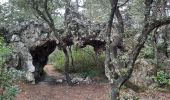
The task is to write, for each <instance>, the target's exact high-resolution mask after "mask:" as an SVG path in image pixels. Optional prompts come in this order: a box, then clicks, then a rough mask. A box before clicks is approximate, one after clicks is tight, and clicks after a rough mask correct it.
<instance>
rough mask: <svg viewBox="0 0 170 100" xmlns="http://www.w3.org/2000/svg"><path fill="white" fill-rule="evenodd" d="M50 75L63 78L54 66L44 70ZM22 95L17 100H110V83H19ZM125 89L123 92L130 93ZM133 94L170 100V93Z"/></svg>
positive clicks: (145, 98)
mask: <svg viewBox="0 0 170 100" xmlns="http://www.w3.org/2000/svg"><path fill="white" fill-rule="evenodd" d="M44 70H45V71H46V72H47V73H48V74H49V75H52V76H56V77H58V76H61V77H62V76H63V75H62V74H61V73H57V72H56V71H55V70H54V68H53V66H52V65H47V66H45V69H44ZM18 85H19V88H20V90H21V91H20V93H19V94H18V95H17V96H16V98H15V100H109V97H110V96H109V84H108V83H102V82H101V83H98V82H97V83H96V82H95V83H90V84H78V85H75V86H68V85H67V84H66V83H62V84H55V85H49V84H46V83H45V82H42V83H40V84H36V85H33V84H29V83H24V82H19V83H18ZM129 91H130V90H129V89H125V90H123V91H122V92H124V93H128V92H129ZM130 93H132V94H131V95H133V96H136V97H139V100H170V93H165V92H160V91H152V92H151V91H145V92H143V93H134V92H130Z"/></svg>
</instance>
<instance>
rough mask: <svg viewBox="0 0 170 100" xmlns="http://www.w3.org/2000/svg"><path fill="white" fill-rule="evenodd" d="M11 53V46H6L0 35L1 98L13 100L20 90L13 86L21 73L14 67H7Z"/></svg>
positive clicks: (2, 99)
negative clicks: (7, 59)
mask: <svg viewBox="0 0 170 100" xmlns="http://www.w3.org/2000/svg"><path fill="white" fill-rule="evenodd" d="M10 54H11V50H10V47H8V46H6V44H5V43H4V42H3V38H1V37H0V100H11V99H12V98H13V97H14V96H15V95H16V94H17V92H18V88H17V87H16V86H13V83H14V82H15V81H16V80H17V78H16V77H17V76H18V75H19V74H18V73H17V71H16V70H14V69H7V68H6V67H5V61H6V58H7V57H8V56H9V55H10Z"/></svg>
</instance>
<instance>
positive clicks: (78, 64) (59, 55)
mask: <svg viewBox="0 0 170 100" xmlns="http://www.w3.org/2000/svg"><path fill="white" fill-rule="evenodd" d="M72 55H73V59H74V65H73V66H71V64H70V72H75V73H81V75H82V76H96V75H99V74H101V73H102V72H103V61H104V56H103V55H101V56H100V57H99V58H98V59H96V57H95V53H94V51H93V48H91V47H86V48H83V49H76V48H73V49H72ZM64 59H65V58H64V53H63V52H62V51H56V52H55V53H54V54H52V56H51V57H50V62H51V63H52V64H53V65H54V66H55V68H56V69H57V70H59V71H63V70H64Z"/></svg>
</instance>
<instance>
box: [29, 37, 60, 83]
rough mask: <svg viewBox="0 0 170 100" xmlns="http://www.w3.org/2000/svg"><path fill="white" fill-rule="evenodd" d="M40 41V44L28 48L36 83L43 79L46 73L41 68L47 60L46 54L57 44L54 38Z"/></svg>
mask: <svg viewBox="0 0 170 100" xmlns="http://www.w3.org/2000/svg"><path fill="white" fill-rule="evenodd" d="M41 42H42V43H40V45H38V46H34V47H31V48H30V49H29V50H30V53H31V55H32V58H33V65H34V66H35V72H34V78H35V82H36V83H38V82H40V81H42V80H43V79H44V77H45V75H46V73H45V71H44V70H43V68H44V66H45V65H46V64H47V62H48V56H49V55H50V54H51V53H52V52H53V51H54V50H55V48H56V45H57V44H56V40H46V41H41Z"/></svg>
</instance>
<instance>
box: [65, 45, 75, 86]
mask: <svg viewBox="0 0 170 100" xmlns="http://www.w3.org/2000/svg"><path fill="white" fill-rule="evenodd" d="M63 52H64V55H65V64H64V73H65V77H66V80H67V83H68V85H70V86H72V85H73V83H72V81H71V78H70V76H69V55H68V51H67V49H66V48H63Z"/></svg>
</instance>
